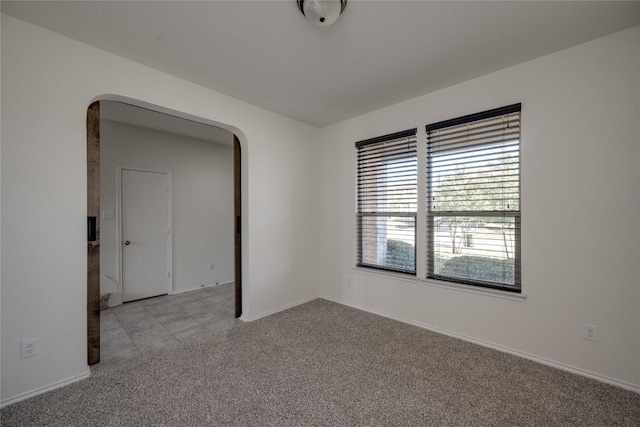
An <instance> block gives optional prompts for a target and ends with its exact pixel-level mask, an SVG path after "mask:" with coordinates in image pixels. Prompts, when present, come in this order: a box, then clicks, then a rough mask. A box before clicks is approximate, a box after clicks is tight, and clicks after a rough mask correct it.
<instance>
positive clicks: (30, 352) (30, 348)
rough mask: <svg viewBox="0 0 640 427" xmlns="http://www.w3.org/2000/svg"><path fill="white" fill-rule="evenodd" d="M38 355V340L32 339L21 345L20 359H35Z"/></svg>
mask: <svg viewBox="0 0 640 427" xmlns="http://www.w3.org/2000/svg"><path fill="white" fill-rule="evenodd" d="M37 355H38V338H31V339H30V340H24V341H22V342H21V343H20V357H21V358H22V359H24V358H25V357H33V356H37Z"/></svg>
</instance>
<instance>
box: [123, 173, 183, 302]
mask: <svg viewBox="0 0 640 427" xmlns="http://www.w3.org/2000/svg"><path fill="white" fill-rule="evenodd" d="M120 183H121V205H120V206H121V233H120V236H121V245H122V297H123V301H124V302H127V301H133V300H138V299H142V298H149V297H153V296H157V295H163V294H167V293H168V292H169V289H170V283H171V282H170V277H169V276H170V269H169V253H170V252H169V245H170V228H171V227H170V223H169V218H170V216H169V209H170V203H169V175H168V174H167V173H160V172H148V171H140V170H130V169H121V181H120Z"/></svg>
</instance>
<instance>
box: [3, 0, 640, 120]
mask: <svg viewBox="0 0 640 427" xmlns="http://www.w3.org/2000/svg"><path fill="white" fill-rule="evenodd" d="M2 12H4V13H8V14H10V15H13V16H15V17H17V18H20V19H23V20H25V21H28V22H32V23H34V24H36V25H39V26H42V27H45V28H48V29H50V30H52V31H55V32H58V33H61V34H64V35H66V36H69V37H71V38H74V39H77V40H81V41H83V42H85V43H88V44H90V45H94V46H96V47H98V48H101V49H104V50H107V51H110V52H112V53H115V54H117V55H120V56H123V57H125V58H129V59H132V60H135V61H137V62H140V63H142V64H145V65H148V66H150V67H153V68H156V69H158V70H162V71H165V72H167V73H170V74H173V75H175V76H178V77H181V78H183V79H186V80H189V81H192V82H194V83H197V84H200V85H202V86H206V87H209V88H211V89H213V90H216V91H218V92H222V93H224V94H227V95H230V96H232V97H235V98H238V99H241V100H244V101H247V102H250V103H252V104H255V105H258V106H261V107H264V108H266V109H269V110H272V111H274V112H277V113H280V114H283V115H285V116H289V117H292V118H294V119H297V120H300V121H302V122H305V123H309V124H311V125H314V126H317V127H322V126H326V125H329V124H332V123H336V122H339V121H342V120H345V119H349V118H352V117H355V116H358V115H361V114H364V113H367V112H370V111H373V110H376V109H378V108H381V107H384V106H387V105H391V104H394V103H397V102H400V101H404V100H407V99H410V98H413V97H416V96H418V95H422V94H425V93H428V92H432V91H435V90H438V89H441V88H444V87H447V86H450V85H453V84H456V83H459V82H462V81H465V80H468V79H471V78H474V77H477V76H480V75H483V74H487V73H490V72H492V71H496V70H499V69H502V68H505V67H509V66H512V65H515V64H518V63H521V62H524V61H528V60H530V59H533V58H536V57H539V56H542V55H545V54H548V53H551V52H554V51H558V50H561V49H564V48H567V47H570V46H573V45H576V44H579V43H583V42H585V41H588V40H592V39H594V38H597V37H601V36H604V35H606V34H609V33H612V32H616V31H620V30H622V29H625V28H629V27H632V26H635V25H638V24H640V2H638V1H634V2H630V1H625V2H614V1H600V2H597V1H587V2H582V1H567V2H559V1H541V2H525V1H511V2H484V1H470V2H459V1H444V2H435V1H409V2H405V1H354V0H350V1H349V3H348V5H347V8H346V10H345V13H344V14H343V16H342V17H341V18H340V19H339V20H338V22H336V23H335V24H334V25H332V26H329V27H314V26H312V25H310V24H309V23H308V22H307V21H306V20H305V19H304V18H303V16H302V15H301V14H300V12H299V11H298V9H297V5H296V2H295V1H294V0H288V1H268V0H263V1H204V2H203V1H197V2H195V1H161V2H155V1H153V2H152V1H124V2H123V1H106V2H103V1H79V2H60V1H45V2H37V1H22V2H11V1H2Z"/></svg>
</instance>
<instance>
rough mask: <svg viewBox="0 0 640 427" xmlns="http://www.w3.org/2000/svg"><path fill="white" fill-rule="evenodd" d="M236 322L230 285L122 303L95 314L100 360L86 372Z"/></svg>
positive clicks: (210, 332) (163, 347) (168, 346)
mask: <svg viewBox="0 0 640 427" xmlns="http://www.w3.org/2000/svg"><path fill="white" fill-rule="evenodd" d="M239 323H242V321H240V320H238V319H236V318H235V317H234V287H233V284H228V285H220V286H212V287H208V288H204V289H199V290H196V291H190V292H184V293H180V294H175V295H164V296H159V297H155V298H149V299H145V300H140V301H133V302H129V303H125V304H122V305H119V306H116V307H113V308H110V309H108V310H104V311H101V312H100V363H98V364H96V365H93V366H92V367H91V372H92V373H97V372H102V371H104V370H109V369H113V368H116V367H118V366H121V365H123V364H125V363H127V362H129V361H131V360H133V359H136V358H139V357H145V356H150V355H152V354H154V353H157V352H159V351H162V350H164V349H167V348H171V347H173V346H176V345H178V344H180V343H182V342H188V341H189V340H193V339H197V338H200V337H203V336H205V335H208V334H212V333H214V332H218V331H222V330H225V329H229V328H232V327H234V326H236V325H238V324H239Z"/></svg>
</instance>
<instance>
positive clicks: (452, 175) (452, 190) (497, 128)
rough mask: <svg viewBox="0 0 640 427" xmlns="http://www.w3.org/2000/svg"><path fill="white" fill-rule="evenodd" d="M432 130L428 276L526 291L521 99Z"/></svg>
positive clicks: (429, 134)
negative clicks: (522, 240)
mask: <svg viewBox="0 0 640 427" xmlns="http://www.w3.org/2000/svg"><path fill="white" fill-rule="evenodd" d="M426 130H427V189H426V190H427V193H426V194H427V254H428V259H427V277H429V278H432V279H438V280H446V281H451V282H457V283H465V284H472V285H478V286H485V287H490V288H498V289H503V290H509V291H515V292H520V104H516V105H511V106H508V107H503V108H498V109H495V110H491V111H485V112H483V113H478V114H473V115H470V116H465V117H460V118H458V119H453V120H447V121H445V122H440V123H435V124H432V125H428V126H427V127H426Z"/></svg>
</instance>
